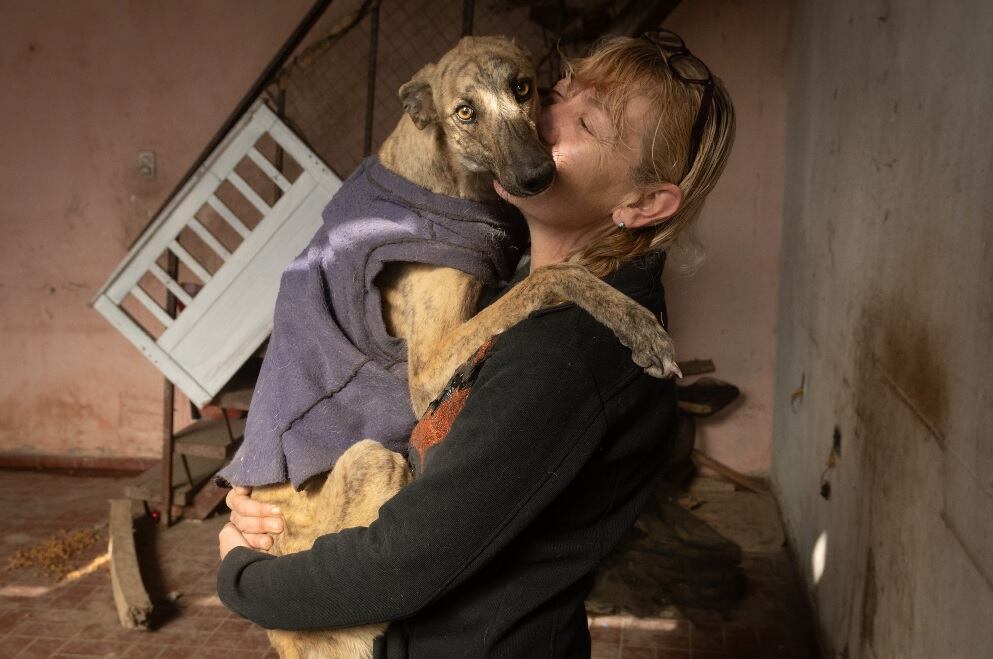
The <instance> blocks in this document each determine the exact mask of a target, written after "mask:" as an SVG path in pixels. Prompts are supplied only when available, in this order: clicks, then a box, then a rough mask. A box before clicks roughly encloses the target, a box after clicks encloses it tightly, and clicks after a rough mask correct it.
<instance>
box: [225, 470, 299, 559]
mask: <svg viewBox="0 0 993 659" xmlns="http://www.w3.org/2000/svg"><path fill="white" fill-rule="evenodd" d="M251 494H252V488H250V487H235V488H233V489H232V490H231V491H230V492H228V495H227V496H226V497H225V498H224V501H225V503H227V504H228V508H230V509H231V522H230V524H228V525H226V526H225V527H224V528H225V529H227V528H228V527H229V526H230V527H232V528H231V530H232V531H234V532H235V533H238V535H239V536H241V538H242V540H243V541H244V542H246V543H247V545H246V546H248V547H251V548H254V549H269V548H270V547H272V536H271V535H270V534H273V533H282V531H283V526H284V522H283V518H282V516H281V515H280V514H279V508H277V507H276V506H270V505H269V504H265V503H262V502H260V501H255V500H253V499H252V497H251ZM224 533H225V531H224V530H222V531H221V535H222V536H223V535H224ZM232 546H234V545H232ZM221 553H222V556H223V554H224V553H225V552H224V545H223V541H222V544H221Z"/></svg>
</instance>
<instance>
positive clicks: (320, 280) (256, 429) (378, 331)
mask: <svg viewBox="0 0 993 659" xmlns="http://www.w3.org/2000/svg"><path fill="white" fill-rule="evenodd" d="M323 217H324V224H323V226H322V227H321V228H320V230H318V232H317V234H316V235H315V236H314V238H313V240H311V242H310V245H308V246H307V248H306V249H305V250H304V251H303V253H301V254H300V256H298V257H297V258H296V259H295V260H294V261H293V262H292V263H290V265H289V266H288V267H287V268H286V270H284V271H283V275H282V278H281V280H280V285H279V294H278V296H277V298H276V309H275V314H274V322H273V330H272V337H271V338H270V340H269V347H268V350H267V352H266V356H265V361H264V362H263V364H262V371H261V373H260V374H259V379H258V382H257V384H256V386H255V393H254V394H253V396H252V403H251V406H250V409H249V412H248V421H247V425H246V428H245V440H244V443H243V444H242V445H241V448H240V449H239V450H238V452H237V453H236V454H235V456H234V459H233V460H232V461H231V463H230V464H229V465H228V466H226V467H225V468H224V469H223V470H221V472H220V473H219V474H218V475H219V476H220V478H221V479H223V480H226V481H227V482H229V483H231V484H234V485H248V486H257V485H269V484H274V483H285V482H286V481H287V480H288V481H290V482H291V483H293V486H294V487H295V488H297V489H299V488H300V486H301V485H302V483H303V482H304V481H305V480H306V479H308V478H309V477H311V476H313V475H315V474H319V473H322V472H325V471H328V470H329V469H330V468H331V467H332V466H333V465H334V463H335V462H336V461H337V459H338V457H339V456H340V455H341V454H342V453H344V452H345V450H346V449H347V448H348V447H349V446H351V445H352V444H354V443H356V442H358V441H359V440H362V439H366V438H369V439H375V440H377V441H379V442H382V444H383V445H384V446H386V447H387V448H389V449H390V450H393V451H397V452H400V453H404V454H406V451H407V444H408V440H409V436H410V431H411V429H412V428H413V427H414V423H415V421H416V419H415V418H414V414H413V411H412V410H411V407H410V393H409V390H408V387H407V348H406V344H405V342H404V341H403V340H402V339H398V338H395V337H391V336H389V335H388V334H387V332H386V328H385V325H384V323H383V315H382V306H381V305H382V302H381V300H380V295H379V291H378V289H377V288H376V286H375V285H374V284H373V279H375V277H376V275H378V274H379V272H380V271H381V270H382V268H383V265H384V264H386V263H388V262H390V261H406V262H418V263H430V264H433V265H440V266H445V267H449V268H457V269H458V270H461V271H463V272H466V273H468V274H470V275H472V276H473V277H476V278H478V279H480V280H481V281H483V282H484V283H485V284H487V285H497V284H499V283H500V282H503V281H506V280H508V279H509V278H510V276H511V274H512V273H513V266H514V264H515V263H516V261H517V258H518V257H519V255H520V253H521V247H522V245H523V244H524V243H525V241H526V227H525V225H524V221H523V219H522V218H521V217H520V215H519V214H518V212H517V210H516V209H515V208H514V207H512V206H510V205H508V204H503V203H500V204H482V203H478V202H474V201H468V200H465V199H456V198H452V197H445V196H442V195H438V194H435V193H433V192H431V191H430V190H427V189H425V188H422V187H420V186H418V185H415V184H414V183H412V182H410V181H408V180H407V179H405V178H403V177H401V176H398V175H397V174H395V173H393V172H391V171H390V170H388V169H386V168H385V167H383V166H382V165H381V164H380V163H379V160H378V159H377V158H376V157H375V156H372V157H369V158H367V159H366V160H365V161H363V162H362V164H361V165H360V166H359V168H358V169H357V170H356V171H355V173H354V174H352V176H351V177H349V179H348V180H347V181H345V183H344V184H343V185H342V187H341V189H340V190H339V191H338V193H337V194H336V195H335V196H334V198H333V199H332V200H331V202H330V203H329V204H328V206H327V208H325V209H324V213H323Z"/></svg>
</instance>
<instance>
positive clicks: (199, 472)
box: [124, 453, 224, 506]
mask: <svg viewBox="0 0 993 659" xmlns="http://www.w3.org/2000/svg"><path fill="white" fill-rule="evenodd" d="M184 457H185V459H186V460H185V465H184V461H183V458H184ZM186 465H188V466H189V470H190V475H191V476H192V477H193V478H192V481H193V483H192V485H191V484H190V479H189V478H187V472H186ZM223 466H224V460H218V459H216V458H204V457H200V456H196V455H190V456H183V455H181V454H179V453H175V454H173V456H172V502H173V504H174V505H177V506H188V505H189V504H190V502H191V501H192V500H193V495H194V493H195V492H196V490H198V489H199V488H200V487H202V486H203V485H204V483H206V482H207V480H208V479H209V478H210V477H211V476H213V475H214V474H215V473H217V471H218V470H219V469H220V468H221V467H223ZM161 483H162V466H161V461H160V463H159V464H156V465H155V466H154V467H152V468H151V469H149V470H148V471H146V472H144V473H142V474H141V475H139V476H136V477H135V478H134V479H133V480H131V481H130V482H129V483H128V484H127V485H125V486H124V494H125V496H127V497H129V498H131V499H135V500H138V501H148V502H149V503H155V504H161V503H162V487H161Z"/></svg>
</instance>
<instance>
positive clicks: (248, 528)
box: [231, 509, 283, 533]
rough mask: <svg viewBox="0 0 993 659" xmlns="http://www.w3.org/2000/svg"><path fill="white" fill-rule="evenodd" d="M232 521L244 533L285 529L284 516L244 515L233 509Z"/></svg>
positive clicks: (278, 531)
mask: <svg viewBox="0 0 993 659" xmlns="http://www.w3.org/2000/svg"><path fill="white" fill-rule="evenodd" d="M231 522H232V523H233V524H234V525H235V526H236V527H238V530H239V531H241V532H242V533H281V532H282V530H283V518H282V517H257V516H255V515H242V514H241V513H239V512H238V511H237V510H233V509H232V510H231Z"/></svg>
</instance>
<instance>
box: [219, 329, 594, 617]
mask: <svg viewBox="0 0 993 659" xmlns="http://www.w3.org/2000/svg"><path fill="white" fill-rule="evenodd" d="M546 318H547V317H546ZM541 320H542V319H532V320H530V321H525V323H524V324H522V325H518V326H517V328H514V329H512V330H511V331H509V332H508V333H506V334H505V335H503V336H502V337H500V339H498V340H497V341H496V343H495V345H494V347H493V348H492V353H491V354H490V356H489V358H488V359H487V360H486V362H485V363H484V365H483V367H482V369H481V371H480V373H479V376H478V379H477V381H476V384H475V387H474V389H473V391H472V393H471V395H470V397H469V400H468V402H467V404H466V407H465V408H464V409H463V411H462V413H461V414H460V415H459V417H458V418H457V419H456V421H455V424H454V425H453V427H452V429H451V432H450V433H449V435H448V437H447V438H446V439H445V440H444V441H443V442H442V443H441V444H439V445H437V446H436V447H434V448H433V449H432V450H431V452H430V453H429V454H428V460H427V465H426V469H425V470H424V474H423V475H422V476H421V477H420V478H418V479H417V480H415V481H414V482H413V483H411V484H410V485H409V486H408V487H407V488H405V489H404V490H402V491H401V492H400V493H399V494H398V495H397V496H395V497H394V498H393V499H392V500H390V501H389V502H387V504H386V505H384V506H383V507H382V508H381V510H380V518H379V519H378V520H377V521H376V522H375V523H373V524H372V526H370V527H369V528H355V529H346V530H345V531H342V532H340V533H336V534H331V535H327V536H323V537H321V538H319V539H318V540H317V542H316V543H315V544H314V546H313V548H312V549H311V550H309V551H305V552H301V553H298V554H292V555H288V556H283V557H279V558H275V557H272V556H269V555H267V554H263V553H261V552H256V551H251V550H248V549H241V548H239V549H236V550H234V551H232V552H231V553H230V554H229V555H228V556H227V557H226V558H225V559H224V561H223V562H222V563H221V567H220V571H219V573H218V578H217V589H218V594H219V595H220V598H221V600H222V601H223V602H224V603H225V604H226V605H227V606H228V607H230V608H231V609H233V610H234V611H236V612H237V613H239V614H240V615H242V616H244V617H246V618H248V619H250V620H252V621H254V622H256V623H258V624H260V625H262V626H263V627H267V628H270V629H312V628H330V627H346V626H355V625H360V624H368V623H374V622H385V621H389V620H396V619H400V618H404V617H407V616H410V615H412V614H413V613H415V612H417V611H419V610H420V609H422V608H423V607H425V606H426V605H427V604H428V603H429V602H431V601H432V600H433V599H435V598H437V597H438V596H440V595H441V594H443V593H445V592H446V591H448V590H449V589H451V588H453V587H454V586H455V585H457V584H458V583H460V582H461V581H463V580H465V579H466V578H468V577H469V576H471V575H472V574H473V573H474V572H476V571H478V570H479V569H480V568H481V567H482V566H483V565H485V564H486V563H487V561H489V560H490V559H491V558H492V557H493V556H494V555H495V554H496V553H497V552H499V551H500V550H501V549H502V548H503V547H505V546H506V545H507V543H508V542H510V541H511V540H512V539H513V538H514V537H515V536H516V535H518V534H519V533H520V532H521V531H522V530H523V529H524V528H526V527H527V525H528V524H530V523H531V522H532V521H533V520H534V519H535V518H536V517H537V516H538V515H539V514H540V513H541V512H542V511H543V510H544V509H545V508H546V507H547V506H548V505H549V504H550V503H551V502H552V501H553V500H554V499H555V498H556V497H557V496H558V495H559V494H560V493H561V492H562V491H563V490H564V489H565V488H566V487H567V486H568V484H569V482H570V481H571V480H572V479H573V478H574V477H575V475H576V474H577V473H578V472H579V471H580V469H581V468H582V467H583V465H584V464H585V463H586V462H587V460H588V459H589V457H590V456H591V455H592V453H593V451H594V450H595V449H596V447H597V445H598V444H599V443H600V441H601V438H602V437H603V435H604V431H605V421H604V414H603V400H602V398H601V392H600V391H598V389H597V385H596V381H595V380H594V378H593V376H592V375H591V373H590V372H589V370H588V368H587V366H586V364H585V362H584V360H583V359H581V358H580V357H579V356H578V355H577V354H576V353H575V352H574V351H573V350H572V349H571V348H569V347H567V346H563V345H562V341H561V340H558V341H556V337H554V336H549V335H548V333H546V332H542V333H541V334H543V335H542V336H533V334H534V333H533V332H530V333H529V332H528V331H517V330H518V328H523V327H524V326H525V325H527V326H533V325H534V324H537V323H540V322H541ZM546 324H547V323H546ZM553 325H554V323H553ZM529 334H531V335H529ZM557 338H558V339H561V337H557Z"/></svg>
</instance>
